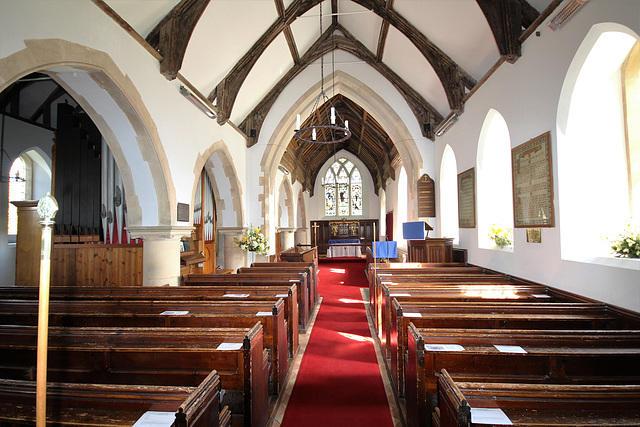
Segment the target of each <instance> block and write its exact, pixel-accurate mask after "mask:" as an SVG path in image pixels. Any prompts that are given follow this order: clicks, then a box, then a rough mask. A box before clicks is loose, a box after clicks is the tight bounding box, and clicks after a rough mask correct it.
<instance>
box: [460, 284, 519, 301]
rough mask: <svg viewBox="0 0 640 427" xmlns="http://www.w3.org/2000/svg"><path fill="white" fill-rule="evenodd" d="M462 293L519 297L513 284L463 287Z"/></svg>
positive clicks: (494, 297) (475, 295)
mask: <svg viewBox="0 0 640 427" xmlns="http://www.w3.org/2000/svg"><path fill="white" fill-rule="evenodd" d="M464 294H465V295H466V296H470V297H480V298H488V299H519V298H520V296H519V295H518V294H517V291H516V289H515V288H514V287H513V286H509V287H505V286H486V287H485V286H482V287H479V286H470V287H468V288H466V289H465V292H464Z"/></svg>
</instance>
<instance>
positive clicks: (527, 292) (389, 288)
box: [377, 283, 572, 358]
mask: <svg viewBox="0 0 640 427" xmlns="http://www.w3.org/2000/svg"><path fill="white" fill-rule="evenodd" d="M381 295H382V298H381V303H380V308H379V309H378V310H377V311H378V313H379V316H380V321H379V324H380V326H379V327H378V328H377V329H378V338H379V339H380V342H381V346H382V347H383V348H384V349H385V352H386V357H387V358H389V357H390V353H389V351H390V347H389V345H390V344H389V343H390V334H391V300H392V299H393V298H395V299H396V300H398V302H400V303H404V302H406V303H412V302H415V303H420V302H424V303H428V302H472V301H477V302H502V301H510V302H528V303H531V302H541V303H544V302H552V301H553V302H558V301H567V302H569V301H572V300H571V299H570V297H568V296H565V295H564V294H560V293H556V292H553V291H552V290H550V289H548V288H547V287H545V286H541V285H517V286H516V285H487V286H481V285H477V284H475V285H456V284H449V285H422V284H391V285H389V284H386V283H384V284H382V285H381Z"/></svg>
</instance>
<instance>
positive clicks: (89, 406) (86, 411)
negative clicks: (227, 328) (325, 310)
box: [0, 371, 231, 427]
mask: <svg viewBox="0 0 640 427" xmlns="http://www.w3.org/2000/svg"><path fill="white" fill-rule="evenodd" d="M35 396H36V383H35V381H25V380H9V379H0V424H2V425H12V426H15V425H25V424H28V425H34V423H35V421H36V408H35V401H36V398H35ZM220 403H221V402H220V377H219V376H218V373H217V372H216V371H211V372H210V373H209V375H207V377H206V378H205V379H204V380H203V381H202V382H201V383H200V385H198V387H178V386H149V385H123V384H81V383H48V384H47V415H46V419H47V424H50V425H71V424H72V425H96V426H97V425H100V426H113V427H116V426H122V425H133V424H134V423H135V422H136V421H138V420H139V419H140V418H141V417H142V416H144V415H145V413H146V412H148V411H160V412H174V413H175V414H174V420H175V421H174V426H175V427H187V426H190V427H211V426H220V427H228V426H230V425H231V412H230V411H229V408H228V407H227V406H224V407H223V408H220Z"/></svg>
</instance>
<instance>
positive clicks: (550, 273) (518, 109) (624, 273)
mask: <svg viewBox="0 0 640 427" xmlns="http://www.w3.org/2000/svg"><path fill="white" fill-rule="evenodd" d="M639 16H640V7H639V5H638V2H637V1H625V0H615V1H610V0H592V1H589V2H587V3H585V5H584V6H583V7H582V8H581V9H580V10H579V12H578V13H577V14H576V15H575V16H573V17H572V18H571V19H570V20H569V21H568V22H567V23H566V24H565V26H563V27H562V28H561V29H560V30H558V31H555V32H554V31H552V30H550V29H549V28H548V27H546V26H545V25H543V26H541V27H540V28H539V31H540V36H539V37H536V35H532V36H531V37H530V38H529V39H528V40H527V41H526V42H525V43H524V45H523V48H522V52H523V57H522V58H520V59H519V60H518V61H517V62H516V63H515V64H513V65H510V64H508V63H505V64H503V65H502V66H501V67H500V68H499V69H498V70H497V71H496V72H495V74H494V75H493V76H492V77H491V78H490V79H489V80H488V81H487V82H486V83H485V84H484V85H483V86H482V87H481V88H480V89H479V90H478V91H477V92H476V93H475V94H474V95H473V96H472V97H471V98H470V99H469V101H468V102H467V103H466V106H465V112H464V114H463V115H462V116H461V117H460V120H459V121H458V122H457V123H456V124H455V125H454V126H453V127H452V128H451V129H450V130H449V131H448V132H447V133H446V134H445V135H444V136H443V137H440V138H438V139H437V140H436V162H435V164H436V165H438V168H439V167H440V164H441V159H442V155H443V151H444V147H445V146H446V144H449V145H450V146H451V147H452V149H453V150H454V152H455V155H456V159H457V162H458V173H460V172H462V171H465V170H467V169H469V168H472V167H477V164H476V154H477V148H478V140H479V137H480V131H481V129H482V124H483V121H484V118H485V117H486V114H487V112H488V111H489V110H490V109H491V108H494V109H495V110H497V111H498V112H499V113H500V114H502V115H503V116H504V118H505V120H506V122H507V126H508V128H509V132H510V136H511V144H512V146H511V147H512V148H513V147H515V146H518V145H520V144H522V143H524V142H526V141H528V140H530V139H531V138H534V137H536V136H538V135H540V134H542V133H544V132H547V131H551V140H552V155H553V172H554V173H553V179H554V194H555V199H554V204H555V209H556V224H555V227H554V228H543V229H542V243H540V244H535V243H527V242H526V236H525V232H526V231H525V229H516V230H515V232H514V239H515V242H514V251H513V253H508V252H505V251H496V250H489V249H479V248H478V241H477V234H478V233H477V230H476V229H461V230H460V246H461V247H463V248H466V249H468V251H469V262H471V263H472V264H477V265H482V266H486V267H489V268H492V269H496V270H499V271H503V272H505V273H509V274H513V275H514V276H518V277H523V278H526V279H530V280H533V281H537V282H540V283H544V284H548V285H551V286H555V287H558V288H562V289H566V290H568V291H571V292H576V293H580V294H583V295H587V296H589V297H592V298H595V299H598V300H602V301H605V302H608V303H611V304H614V305H618V306H621V307H625V308H629V309H632V310H636V311H640V288H638V284H640V271H639V270H638V269H633V268H623V267H624V265H623V264H628V263H629V262H631V263H633V262H634V261H633V260H631V261H629V260H627V261H626V262H625V261H624V260H614V259H612V261H613V263H612V264H611V265H609V266H605V265H596V264H590V263H579V262H572V261H564V260H562V259H561V251H560V245H561V241H560V229H559V224H560V221H559V218H560V217H561V216H562V213H563V210H562V208H563V207H562V206H561V205H559V203H558V191H557V190H558V181H557V180H558V170H557V132H556V126H557V117H556V114H557V110H558V105H559V98H560V93H561V89H562V86H563V82H564V80H565V76H566V74H567V70H568V68H569V65H570V63H571V61H572V60H573V58H574V56H575V54H576V51H577V49H578V48H579V46H580V45H581V43H582V41H583V40H584V38H585V36H586V34H587V33H588V32H589V30H590V29H591V27H592V26H593V25H594V24H597V23H599V22H618V23H621V24H623V25H626V26H628V27H629V28H631V29H632V30H633V31H635V32H636V33H639V32H640V28H639V27H640V19H639ZM601 129H602V124H598V123H596V124H594V131H595V132H598V131H599V130H601ZM595 179H597V177H595ZM438 197H439V195H438ZM594 203H597V200H594ZM437 207H438V209H440V203H439V202H437ZM585 215H588V212H585ZM585 232H589V230H585ZM617 261H620V262H619V263H617ZM638 262H640V261H638Z"/></svg>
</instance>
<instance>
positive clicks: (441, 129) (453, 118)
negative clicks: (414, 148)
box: [435, 113, 458, 136]
mask: <svg viewBox="0 0 640 427" xmlns="http://www.w3.org/2000/svg"><path fill="white" fill-rule="evenodd" d="M457 121H458V115H457V114H456V113H451V114H450V115H449V116H448V117H447V118H446V119H445V120H443V121H442V122H441V123H440V124H439V125H438V127H437V128H436V130H435V132H436V136H442V135H444V133H445V132H446V131H448V130H449V128H450V127H451V126H453V125H454V124H455V122H457Z"/></svg>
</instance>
